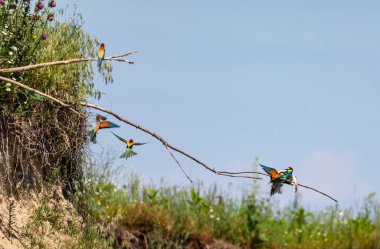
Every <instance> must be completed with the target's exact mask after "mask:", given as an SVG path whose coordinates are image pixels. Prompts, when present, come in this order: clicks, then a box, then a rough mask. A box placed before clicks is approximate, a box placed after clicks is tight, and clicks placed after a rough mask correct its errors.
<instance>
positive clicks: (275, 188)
mask: <svg viewBox="0 0 380 249" xmlns="http://www.w3.org/2000/svg"><path fill="white" fill-rule="evenodd" d="M260 166H261V167H262V168H263V170H264V171H265V172H266V173H267V174H268V175H269V176H270V182H271V183H272V186H271V191H270V195H271V196H272V195H274V194H276V193H279V194H281V193H282V190H281V187H282V185H283V184H284V183H286V184H290V185H295V190H296V192H297V178H296V176H295V175H293V168H292V167H288V168H287V169H285V170H280V171H278V172H277V170H276V169H274V168H271V167H268V166H265V165H262V164H260Z"/></svg>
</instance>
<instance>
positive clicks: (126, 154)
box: [120, 149, 137, 159]
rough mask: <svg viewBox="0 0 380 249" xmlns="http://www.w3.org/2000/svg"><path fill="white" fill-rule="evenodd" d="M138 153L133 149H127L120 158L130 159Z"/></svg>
mask: <svg viewBox="0 0 380 249" xmlns="http://www.w3.org/2000/svg"><path fill="white" fill-rule="evenodd" d="M136 155H137V153H136V152H134V151H133V150H131V149H127V150H126V151H125V152H124V153H123V154H122V155H121V156H120V158H125V159H128V158H130V157H133V156H136Z"/></svg>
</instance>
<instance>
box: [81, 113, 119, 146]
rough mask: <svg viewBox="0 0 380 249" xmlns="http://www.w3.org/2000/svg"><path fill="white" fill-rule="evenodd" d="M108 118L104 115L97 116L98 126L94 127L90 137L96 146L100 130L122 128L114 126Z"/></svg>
mask: <svg viewBox="0 0 380 249" xmlns="http://www.w3.org/2000/svg"><path fill="white" fill-rule="evenodd" d="M106 120H107V118H106V117H104V116H102V115H99V114H98V115H96V124H95V126H94V129H92V130H91V131H90V132H89V133H88V135H89V136H90V140H91V142H93V143H94V144H96V134H97V133H98V131H99V130H100V129H107V128H119V127H120V126H119V125H117V124H114V123H112V122H110V121H106Z"/></svg>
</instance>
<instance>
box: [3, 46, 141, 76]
mask: <svg viewBox="0 0 380 249" xmlns="http://www.w3.org/2000/svg"><path fill="white" fill-rule="evenodd" d="M135 53H137V51H132V52H128V53H125V54H119V55H112V56H109V57H106V58H104V60H115V61H123V59H120V58H122V57H126V56H129V55H132V54H135ZM97 60H98V59H97V58H75V59H69V60H63V61H53V62H46V63H40V64H35V65H28V66H22V67H13V68H2V69H0V73H18V72H24V71H28V70H32V69H37V68H44V67H51V66H57V65H67V64H71V63H78V62H86V61H97ZM124 62H128V63H130V64H133V62H131V61H127V60H124Z"/></svg>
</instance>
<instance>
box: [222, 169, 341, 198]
mask: <svg viewBox="0 0 380 249" xmlns="http://www.w3.org/2000/svg"><path fill="white" fill-rule="evenodd" d="M218 173H219V174H230V175H241V174H259V175H265V176H269V175H268V174H265V173H262V172H257V171H242V172H228V171H218ZM282 181H284V182H286V183H290V184H291V183H292V182H291V181H289V180H285V179H282ZM298 186H300V187H304V188H308V189H311V190H314V191H315V192H318V193H320V194H322V195H324V196H326V197H328V198H330V199H331V200H333V201H335V202H338V201H337V200H336V199H335V198H333V197H331V196H330V195H328V194H326V193H323V192H321V191H319V190H318V189H315V188H312V187H309V186H306V185H303V184H300V183H298Z"/></svg>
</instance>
